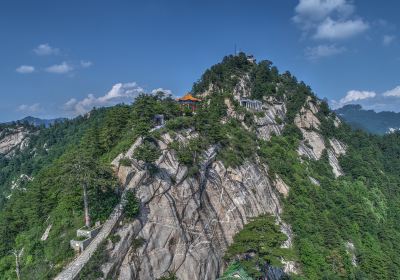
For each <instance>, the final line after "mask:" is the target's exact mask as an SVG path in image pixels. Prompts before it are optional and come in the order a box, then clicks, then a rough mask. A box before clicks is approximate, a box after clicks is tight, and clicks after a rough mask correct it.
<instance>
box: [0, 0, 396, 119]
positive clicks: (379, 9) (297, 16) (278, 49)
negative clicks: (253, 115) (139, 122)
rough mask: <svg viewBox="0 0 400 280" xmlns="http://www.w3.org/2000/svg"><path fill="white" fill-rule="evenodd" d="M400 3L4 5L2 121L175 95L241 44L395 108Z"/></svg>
mask: <svg viewBox="0 0 400 280" xmlns="http://www.w3.org/2000/svg"><path fill="white" fill-rule="evenodd" d="M399 10H400V2H398V1H395V0H385V4H383V3H382V1H378V0H376V1H373V0H368V1H361V0H358V1H356V0H354V1H351V0H264V1H261V0H254V1H251V0H250V1H249V0H247V1H244V0H242V1H239V0H217V1H216V0H212V1H211V0H202V1H187V0H186V1H174V0H169V1H166V0H164V1H161V0H160V1H151V0H146V1H132V0H131V1H128V0H127V1H124V0H117V1H103V0H80V1H75V0H69V1H61V0H59V1H53V0H48V1H42V0H36V1H30V0H26V1H21V0H13V1H11V0H5V1H1V2H0V36H1V39H2V40H1V45H0V97H1V102H0V121H8V120H15V119H19V118H21V117H24V116H26V115H34V116H39V117H45V118H49V117H58V116H69V117H72V116H75V115H77V114H81V113H84V112H85V111H87V110H89V109H90V108H92V107H93V106H109V105H113V104H115V103H118V102H126V103H129V102H132V100H133V98H134V96H135V95H136V94H137V93H138V92H141V91H145V92H151V91H152V90H154V89H158V88H162V89H165V90H168V91H171V92H172V94H174V95H176V96H180V95H182V94H183V93H184V92H186V91H188V90H190V89H191V86H192V84H193V82H194V81H196V80H197V79H199V77H200V76H201V74H202V73H203V72H204V70H205V69H206V68H208V67H210V66H211V65H213V64H215V63H216V62H218V61H220V60H221V59H222V57H223V56H224V55H227V54H231V53H233V51H234V45H235V44H236V45H237V48H238V49H240V50H243V51H245V52H247V53H251V54H254V55H255V56H256V58H257V59H258V60H262V59H269V60H271V61H273V62H274V64H275V65H276V66H277V67H278V68H279V70H280V71H286V70H289V71H290V72H292V73H293V74H294V75H296V76H297V77H298V79H300V80H304V81H305V82H306V83H307V84H309V85H310V86H311V87H312V89H313V90H314V91H315V92H316V93H317V95H318V96H319V97H321V98H323V97H327V98H328V99H329V100H330V101H331V105H332V106H333V107H337V106H341V105H343V104H349V103H360V104H362V105H364V106H365V107H366V108H374V109H376V110H393V111H400V87H398V86H399V85H400V76H399V74H398V73H399V66H400V52H399V51H400V33H399V28H400V22H399V21H400V19H399V17H398V11H399Z"/></svg>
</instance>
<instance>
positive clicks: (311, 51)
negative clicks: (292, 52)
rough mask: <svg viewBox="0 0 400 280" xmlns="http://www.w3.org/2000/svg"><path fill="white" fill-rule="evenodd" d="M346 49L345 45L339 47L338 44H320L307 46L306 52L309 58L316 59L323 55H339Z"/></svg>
mask: <svg viewBox="0 0 400 280" xmlns="http://www.w3.org/2000/svg"><path fill="white" fill-rule="evenodd" d="M345 51H346V48H345V47H337V46H336V45H318V46H315V47H308V48H306V50H305V54H306V57H307V58H308V59H310V60H316V59H319V58H322V57H328V56H333V55H337V54H340V53H343V52H345Z"/></svg>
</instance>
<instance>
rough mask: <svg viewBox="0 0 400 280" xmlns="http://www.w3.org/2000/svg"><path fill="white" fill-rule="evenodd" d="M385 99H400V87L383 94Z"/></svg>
mask: <svg viewBox="0 0 400 280" xmlns="http://www.w3.org/2000/svg"><path fill="white" fill-rule="evenodd" d="M382 95H383V96H385V97H400V86H397V87H395V88H394V89H391V90H388V91H386V92H384V93H383V94H382Z"/></svg>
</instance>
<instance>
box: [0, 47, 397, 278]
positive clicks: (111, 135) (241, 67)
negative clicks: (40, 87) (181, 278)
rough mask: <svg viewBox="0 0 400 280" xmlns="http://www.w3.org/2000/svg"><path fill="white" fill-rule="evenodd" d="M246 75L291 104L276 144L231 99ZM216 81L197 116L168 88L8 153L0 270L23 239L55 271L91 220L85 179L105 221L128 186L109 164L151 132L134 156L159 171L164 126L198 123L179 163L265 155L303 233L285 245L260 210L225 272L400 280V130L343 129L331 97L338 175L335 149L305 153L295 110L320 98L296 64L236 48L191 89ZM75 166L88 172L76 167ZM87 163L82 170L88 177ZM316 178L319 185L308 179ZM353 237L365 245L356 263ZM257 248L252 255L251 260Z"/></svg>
mask: <svg viewBox="0 0 400 280" xmlns="http://www.w3.org/2000/svg"><path fill="white" fill-rule="evenodd" d="M242 75H248V77H249V80H250V83H251V98H253V99H258V100H264V98H266V97H269V96H272V97H274V98H275V99H276V100H279V101H282V102H284V103H285V104H286V108H287V113H286V118H285V119H283V120H280V121H281V122H283V123H285V129H284V131H283V133H282V135H274V136H273V137H272V138H271V139H270V140H269V141H265V140H262V139H259V138H257V137H256V134H255V125H256V124H255V122H254V119H255V116H256V114H257V113H252V112H248V111H245V110H244V109H243V108H242V107H240V105H239V104H238V102H237V101H236V100H234V98H233V96H232V92H233V91H234V88H235V86H236V84H237V83H238V77H241V76H242ZM211 84H212V85H213V91H212V94H210V95H209V96H207V97H204V98H203V99H204V100H203V103H202V104H203V105H202V106H201V107H200V108H199V109H198V111H197V112H196V113H195V114H193V113H191V112H185V113H183V112H182V111H181V110H180V109H179V106H178V105H177V103H176V102H175V101H174V99H172V98H171V97H168V96H165V95H164V94H163V93H161V92H159V93H157V94H154V95H141V96H139V97H137V98H136V100H135V102H133V103H132V104H129V105H124V104H121V105H117V106H114V107H110V108H99V109H96V108H94V109H93V110H92V111H90V113H89V114H87V115H84V116H80V117H77V118H75V119H72V120H68V121H65V122H62V123H57V124H54V125H52V126H51V127H49V128H43V127H42V128H31V129H32V130H34V131H35V133H32V135H31V140H30V142H29V146H28V147H27V148H26V149H24V150H20V151H18V152H17V153H16V154H15V155H14V156H13V157H11V158H7V157H1V156H0V169H1V173H0V191H1V192H0V193H1V204H0V275H1V276H0V278H1V279H15V257H14V255H13V254H12V252H13V251H20V250H21V249H22V248H24V254H23V256H22V258H21V260H20V262H21V275H22V279H50V278H52V277H54V275H55V274H56V273H57V272H59V271H60V270H61V269H62V267H63V266H64V265H65V264H66V263H67V262H68V261H69V260H70V259H71V258H73V251H72V250H71V249H69V240H70V239H71V238H72V237H73V235H74V234H75V230H76V229H77V228H79V227H81V226H82V225H83V222H84V221H83V198H82V184H83V181H84V180H88V181H87V182H89V186H90V187H89V190H88V192H89V205H91V216H92V218H93V220H99V221H103V220H105V219H106V218H107V216H108V215H109V214H110V212H111V210H112V208H113V206H114V205H115V204H116V203H117V201H118V200H119V196H120V193H121V187H122V186H121V185H120V184H119V182H118V180H117V179H116V177H115V175H114V173H113V171H112V169H111V166H110V162H111V161H112V160H113V159H114V158H115V157H116V156H117V155H118V154H119V153H121V152H123V151H126V150H127V149H128V148H129V147H130V145H132V143H134V141H135V139H137V138H138V137H143V138H144V139H145V144H144V145H143V146H142V147H141V148H140V149H139V150H138V151H137V152H136V153H135V155H134V156H135V157H136V158H137V159H140V160H142V161H144V162H146V164H148V169H149V172H157V170H155V169H154V168H153V167H154V166H153V162H154V161H155V159H156V158H157V157H158V156H159V151H158V150H157V148H155V147H154V145H152V143H153V142H154V140H155V139H157V138H158V137H160V134H161V133H164V132H169V133H176V132H177V131H180V130H182V129H186V128H193V129H194V130H195V131H197V132H198V135H199V136H198V137H197V138H193V139H192V140H191V142H190V143H189V144H187V145H186V146H184V145H181V144H180V143H177V142H174V143H172V144H171V145H170V147H169V148H170V149H173V150H175V151H176V154H177V157H178V159H179V162H180V163H181V164H184V165H186V166H188V168H189V170H190V172H189V176H193V177H195V178H196V176H197V175H198V172H199V164H200V162H201V154H202V151H204V150H205V149H206V148H207V147H208V146H210V145H218V147H220V149H219V153H218V156H217V159H218V160H221V161H222V162H223V163H224V165H225V166H227V167H235V166H240V165H241V164H243V163H244V162H246V161H253V162H262V163H266V164H268V166H269V172H270V176H271V177H272V176H274V175H275V174H278V175H279V176H280V177H281V178H282V179H283V180H284V182H285V183H286V184H287V185H288V186H290V193H289V196H288V197H287V198H281V199H282V201H283V205H284V211H283V219H284V220H285V221H286V222H288V223H289V224H290V225H291V226H292V228H293V232H294V236H295V238H294V246H293V248H292V249H290V250H289V249H288V250H283V249H282V248H280V247H281V244H282V242H283V241H285V236H283V234H282V233H280V232H279V229H278V228H277V227H276V225H275V224H274V220H273V218H272V217H271V216H268V215H263V216H260V217H256V218H254V219H253V220H252V221H251V222H250V223H249V224H247V225H246V226H245V227H244V228H243V230H242V231H240V232H239V233H237V235H235V237H234V239H233V240H234V242H233V244H231V246H230V247H229V248H228V250H227V252H226V255H225V258H224V261H225V262H226V265H227V267H228V268H227V271H229V269H232V267H234V268H235V269H236V268H238V267H239V268H242V269H243V270H244V271H245V272H246V274H247V275H249V276H250V277H252V278H253V279H261V278H262V277H263V272H264V270H265V268H266V267H269V266H270V267H280V266H282V263H281V258H282V257H285V258H287V259H290V260H294V261H296V262H298V263H299V264H300V265H301V271H302V273H301V274H299V275H288V276H287V277H289V278H290V279H371V280H373V279H398V278H399V277H400V222H399V221H400V219H399V218H400V133H393V134H390V135H384V136H378V135H372V134H369V133H367V132H364V131H362V130H354V129H352V128H351V127H350V126H349V125H347V124H345V123H343V124H342V125H340V126H339V127H338V128H336V127H335V126H334V124H333V120H334V117H335V113H334V112H332V111H331V110H330V109H329V107H328V105H327V104H326V103H324V102H323V101H321V103H320V110H319V112H318V119H319V120H320V121H321V126H320V133H321V134H322V135H323V137H324V138H325V139H328V138H330V137H335V138H336V139H338V140H340V141H343V142H344V143H346V145H347V146H348V149H347V153H346V154H345V155H343V156H342V157H340V165H341V166H342V168H343V170H344V173H345V175H344V176H341V177H339V178H335V176H334V174H333V173H332V169H331V168H330V166H329V163H328V155H327V153H326V152H325V153H324V154H323V156H322V157H321V159H320V160H318V161H313V160H310V159H307V158H300V157H299V155H298V153H297V148H298V145H299V142H300V141H301V140H302V134H301V132H300V131H299V129H298V128H297V127H296V126H295V125H294V124H293V122H294V119H295V116H296V114H298V112H299V111H300V109H301V107H302V106H303V105H304V103H305V101H306V99H307V98H311V99H312V100H316V101H317V100H318V98H317V96H316V95H315V94H314V93H313V91H312V89H311V88H310V87H309V86H307V85H305V84H304V83H303V82H299V81H297V79H296V78H295V77H294V76H292V74H291V73H290V72H285V73H282V74H280V73H279V71H278V69H277V68H276V67H275V66H273V64H272V62H270V61H261V62H260V63H258V64H253V63H251V62H249V61H248V60H247V59H246V56H245V54H243V53H241V54H239V55H237V56H227V57H225V58H224V59H223V61H222V62H221V63H219V64H216V65H214V66H212V67H211V68H210V69H208V70H206V71H205V73H204V74H203V76H202V77H201V78H200V79H199V81H197V82H196V83H195V84H194V85H193V93H194V94H195V95H200V94H201V93H202V92H204V91H206V90H208V89H209V88H210V85H211ZM225 99H230V100H231V103H232V104H233V106H234V108H235V110H236V111H237V112H240V113H243V114H244V121H243V122H244V123H245V124H246V127H247V128H245V127H244V126H243V124H242V122H240V121H238V120H237V119H234V118H227V106H226V104H225V102H224V100H225ZM156 114H163V115H164V116H165V118H166V120H167V123H166V126H165V128H163V129H161V130H158V131H151V128H152V127H153V126H154V123H153V118H154V115H156ZM221 120H226V121H224V122H222V121H221ZM77 163H79V166H81V168H83V170H82V169H80V170H79V171H78V170H77V168H76V166H77ZM121 164H124V162H123V161H122V162H121ZM125 164H129V162H125ZM82 172H83V173H84V174H86V175H85V176H84V177H85V178H84V179H83V178H82V176H79V175H80V174H82ZM20 174H27V175H29V176H32V177H33V178H34V179H33V180H32V181H30V182H25V183H24V185H23V186H20V187H19V188H18V189H15V190H13V191H12V192H11V194H12V195H11V197H10V198H9V199H6V197H5V195H6V194H8V193H10V190H9V188H8V187H7V186H9V185H10V182H11V181H12V180H14V179H15V178H16V177H17V176H19V175H20ZM310 177H312V178H315V179H316V180H318V182H319V185H315V184H313V183H312V182H310V180H309V178H310ZM133 201H136V200H135V199H133ZM137 203H138V202H137V201H136V203H134V205H131V206H130V209H133V210H131V211H132V213H131V215H135V213H136V212H137ZM49 224H52V225H53V228H52V231H51V233H50V235H49V237H48V240H47V241H46V242H41V241H40V237H41V235H42V234H43V232H44V231H45V229H46V227H47V226H48V225H49ZM255 233H257V234H255ZM349 244H353V245H354V248H356V249H355V252H354V254H355V256H356V264H354V263H353V260H352V256H351V254H349V246H350V245H349ZM250 253H251V256H252V257H251V258H250V259H248V258H246V257H243V256H247V255H248V254H250ZM93 277H94V278H93V279H96V278H95V276H93ZM96 277H97V276H96ZM171 277H173V276H171ZM87 279H92V278H90V277H89V278H87ZM171 279H172V278H171Z"/></svg>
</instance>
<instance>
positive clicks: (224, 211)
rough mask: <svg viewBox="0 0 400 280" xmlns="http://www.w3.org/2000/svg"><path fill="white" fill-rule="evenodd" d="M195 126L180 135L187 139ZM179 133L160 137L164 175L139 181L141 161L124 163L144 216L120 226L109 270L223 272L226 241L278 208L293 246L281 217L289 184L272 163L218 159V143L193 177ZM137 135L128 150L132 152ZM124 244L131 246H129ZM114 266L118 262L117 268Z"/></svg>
mask: <svg viewBox="0 0 400 280" xmlns="http://www.w3.org/2000/svg"><path fill="white" fill-rule="evenodd" d="M192 133H193V132H192V131H191V130H188V131H185V132H183V133H182V134H179V135H176V136H175V140H176V139H179V140H180V141H185V140H187V139H188V138H190V137H191V134H192ZM172 140H173V139H172V138H171V136H170V135H169V134H164V135H163V137H162V139H161V140H160V141H159V143H158V145H159V146H160V148H161V149H162V151H163V155H162V157H161V158H160V159H159V161H158V164H157V167H158V169H159V171H160V172H159V173H157V175H156V176H146V177H145V178H144V179H143V180H142V181H141V182H140V183H139V184H136V183H137V182H135V183H133V182H131V181H130V178H133V176H134V174H136V173H138V172H141V171H143V167H141V164H140V163H139V162H135V161H134V162H133V164H132V166H130V167H123V166H118V159H117V160H115V161H114V164H116V166H115V167H116V169H117V170H118V176H119V177H120V180H121V181H122V182H124V183H125V186H126V187H129V186H131V185H132V184H135V185H134V186H131V187H134V188H135V190H136V193H137V195H138V197H139V198H140V199H141V201H142V204H143V205H142V208H143V211H142V212H143V214H142V215H141V217H140V220H138V221H135V222H134V223H132V224H125V225H123V226H121V227H119V228H118V229H117V230H116V234H117V235H119V236H120V237H121V240H120V242H119V243H118V244H115V247H114V248H113V249H111V250H110V254H111V256H118V257H112V258H110V259H111V260H112V262H111V263H108V264H104V266H103V267H104V270H105V271H104V272H106V274H107V272H108V273H112V274H114V275H118V277H119V279H157V278H159V277H161V276H163V275H165V274H166V273H168V272H173V273H175V274H176V276H177V277H178V278H179V279H216V278H217V277H218V275H221V273H222V271H223V269H224V268H225V264H224V262H223V255H224V252H225V249H226V248H227V246H228V245H229V244H231V243H232V238H233V236H234V235H235V234H236V233H237V232H238V231H239V230H240V229H241V228H242V227H243V225H244V224H245V223H247V222H248V220H249V218H251V217H255V216H258V215H260V214H263V213H270V214H273V215H275V216H276V218H277V222H279V223H280V225H281V228H282V231H283V232H284V233H285V234H287V236H288V240H287V242H286V243H285V244H284V246H286V247H290V246H291V245H292V244H291V239H292V236H291V229H290V226H289V225H287V224H285V223H283V222H282V221H281V219H280V214H281V212H282V207H281V202H280V197H281V196H284V195H287V193H288V186H287V185H286V184H285V183H284V182H283V181H282V180H281V179H279V178H274V179H273V180H271V178H270V176H269V173H268V166H266V165H262V164H256V163H250V162H247V163H245V164H243V165H242V166H240V167H238V168H226V167H225V166H224V165H223V163H222V162H221V161H218V160H215V155H216V151H217V149H218V147H210V148H209V150H208V151H206V152H205V155H204V162H203V164H202V168H201V171H200V175H199V176H198V177H188V174H187V173H188V169H187V168H186V167H185V166H183V165H181V164H179V162H178V160H177V158H176V154H175V151H173V150H170V149H168V144H169V143H171V141H172ZM137 145H138V143H136V144H135V145H134V146H133V147H132V149H131V150H130V151H128V153H127V154H125V155H121V156H120V157H119V158H121V157H129V156H130V155H131V153H133V150H134V149H135V146H137ZM134 239H136V240H137V239H140V240H144V243H143V245H141V246H140V247H135V246H130V244H131V243H132V242H133V240H134ZM121 248H123V249H121ZM111 268H113V269H111ZM285 271H286V272H296V271H297V267H296V264H294V263H292V262H287V263H285Z"/></svg>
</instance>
